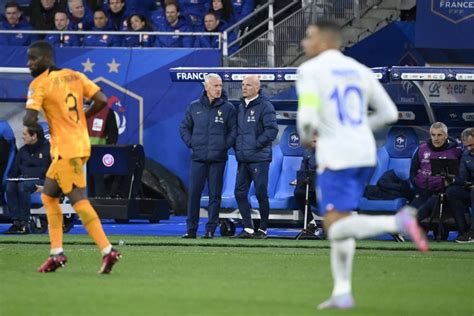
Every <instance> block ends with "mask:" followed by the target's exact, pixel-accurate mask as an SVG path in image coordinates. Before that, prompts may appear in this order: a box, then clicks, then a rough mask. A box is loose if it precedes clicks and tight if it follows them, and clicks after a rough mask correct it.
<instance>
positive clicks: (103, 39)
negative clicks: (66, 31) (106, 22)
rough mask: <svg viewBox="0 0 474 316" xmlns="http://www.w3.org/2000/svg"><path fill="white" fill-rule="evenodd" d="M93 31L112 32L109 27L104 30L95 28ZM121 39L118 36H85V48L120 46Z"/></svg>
mask: <svg viewBox="0 0 474 316" xmlns="http://www.w3.org/2000/svg"><path fill="white" fill-rule="evenodd" d="M92 31H112V30H111V29H110V28H109V27H108V26H106V27H103V28H97V27H95V26H94V27H93V28H92ZM120 42H121V39H120V38H119V36H117V35H110V34H104V35H92V34H90V35H86V36H84V46H91V47H110V46H120V44H121V43H120Z"/></svg>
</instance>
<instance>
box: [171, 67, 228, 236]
mask: <svg viewBox="0 0 474 316" xmlns="http://www.w3.org/2000/svg"><path fill="white" fill-rule="evenodd" d="M236 124H237V122H236V109H235V107H234V106H233V105H232V104H231V103H229V102H227V98H226V96H225V94H223V91H222V79H221V77H219V75H217V74H209V75H207V76H206V79H205V81H204V93H203V95H202V96H201V98H200V99H199V100H196V101H194V102H192V103H191V105H190V106H189V108H188V109H187V111H186V114H185V117H184V119H183V122H182V123H181V126H180V134H181V138H182V139H183V141H184V142H185V144H186V145H187V146H188V147H189V148H191V150H192V157H191V158H192V161H191V176H190V181H189V199H188V218H187V220H186V224H187V233H186V234H185V235H184V236H183V238H196V231H197V229H198V224H199V209H200V200H201V194H202V190H203V189H204V184H205V182H206V179H207V183H208V188H209V208H208V211H209V219H208V222H207V224H206V232H205V234H204V236H203V237H204V238H212V237H214V231H215V230H216V227H217V222H218V220H219V210H220V205H221V195H222V181H223V176H224V169H225V164H226V161H227V151H228V150H229V148H231V147H233V146H234V143H235V137H236V133H237V127H236Z"/></svg>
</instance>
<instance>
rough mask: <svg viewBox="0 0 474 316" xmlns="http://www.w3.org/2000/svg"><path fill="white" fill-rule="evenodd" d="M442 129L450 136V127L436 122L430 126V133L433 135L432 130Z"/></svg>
mask: <svg viewBox="0 0 474 316" xmlns="http://www.w3.org/2000/svg"><path fill="white" fill-rule="evenodd" d="M435 128H436V129H440V128H441V130H442V131H443V133H444V134H445V135H446V136H448V127H447V126H446V124H444V123H442V122H434V123H433V124H431V126H430V133H431V130H432V129H435Z"/></svg>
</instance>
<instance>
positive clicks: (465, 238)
mask: <svg viewBox="0 0 474 316" xmlns="http://www.w3.org/2000/svg"><path fill="white" fill-rule="evenodd" d="M456 242H457V243H460V244H468V243H471V242H474V230H470V231H468V232H466V233H464V234H462V235H461V236H459V237H457V238H456Z"/></svg>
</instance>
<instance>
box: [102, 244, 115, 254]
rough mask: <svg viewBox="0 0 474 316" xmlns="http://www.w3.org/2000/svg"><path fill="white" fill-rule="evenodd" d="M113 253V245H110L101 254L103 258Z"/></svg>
mask: <svg viewBox="0 0 474 316" xmlns="http://www.w3.org/2000/svg"><path fill="white" fill-rule="evenodd" d="M111 251H112V245H108V246H107V247H105V248H104V249H102V250H101V251H100V252H101V253H102V256H106V255H108V254H109V253H110V252H111Z"/></svg>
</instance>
